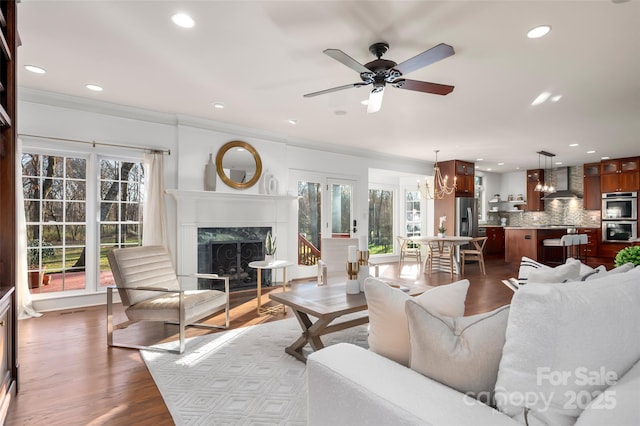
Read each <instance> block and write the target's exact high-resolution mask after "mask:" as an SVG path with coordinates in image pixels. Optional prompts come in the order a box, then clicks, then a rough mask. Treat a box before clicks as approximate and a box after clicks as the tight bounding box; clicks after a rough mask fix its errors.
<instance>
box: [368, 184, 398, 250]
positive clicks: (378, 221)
mask: <svg viewBox="0 0 640 426" xmlns="http://www.w3.org/2000/svg"><path fill="white" fill-rule="evenodd" d="M369 252H370V253H371V254H372V255H374V254H392V253H393V191H391V190H386V189H369Z"/></svg>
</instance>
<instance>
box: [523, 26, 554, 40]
mask: <svg viewBox="0 0 640 426" xmlns="http://www.w3.org/2000/svg"><path fill="white" fill-rule="evenodd" d="M549 31H551V27H550V26H549V25H540V26H539V27H535V28H532V29H530V30H529V32H528V33H527V37H529V38H540V37H544V36H546V35H547V34H548V33H549Z"/></svg>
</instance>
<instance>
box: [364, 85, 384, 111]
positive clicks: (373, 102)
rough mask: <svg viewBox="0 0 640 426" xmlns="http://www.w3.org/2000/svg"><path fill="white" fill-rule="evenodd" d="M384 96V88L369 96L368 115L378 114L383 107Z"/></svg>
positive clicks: (372, 92)
mask: <svg viewBox="0 0 640 426" xmlns="http://www.w3.org/2000/svg"><path fill="white" fill-rule="evenodd" d="M382 95H384V87H382V88H380V90H376V89H374V90H372V91H371V93H370V94H369V103H368V104H367V113H372V112H378V111H380V108H381V107H382Z"/></svg>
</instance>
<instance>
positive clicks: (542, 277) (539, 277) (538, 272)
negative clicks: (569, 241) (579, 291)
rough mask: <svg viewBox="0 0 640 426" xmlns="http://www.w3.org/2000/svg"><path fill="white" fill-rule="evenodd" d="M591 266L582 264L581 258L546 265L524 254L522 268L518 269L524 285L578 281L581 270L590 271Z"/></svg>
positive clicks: (521, 262) (520, 281) (520, 279)
mask: <svg viewBox="0 0 640 426" xmlns="http://www.w3.org/2000/svg"><path fill="white" fill-rule="evenodd" d="M587 268H588V269H587ZM590 270H591V267H589V266H587V265H584V264H582V263H581V262H580V261H579V260H577V259H573V258H571V257H570V258H569V259H567V261H566V263H565V264H564V265H559V266H557V267H555V268H551V267H550V266H547V265H544V264H542V263H540V262H538V261H535V260H533V259H530V258H528V257H526V256H522V259H521V260H520V269H519V270H518V283H519V284H520V285H521V286H522V285H525V284H527V283H532V282H536V283H562V282H567V281H578V280H579V279H580V276H581V275H583V274H581V271H585V273H588V272H590Z"/></svg>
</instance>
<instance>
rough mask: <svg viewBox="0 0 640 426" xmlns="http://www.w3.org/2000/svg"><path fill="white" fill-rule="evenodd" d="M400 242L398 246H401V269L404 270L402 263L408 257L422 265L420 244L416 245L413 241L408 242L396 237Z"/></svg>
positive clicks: (403, 238)
mask: <svg viewBox="0 0 640 426" xmlns="http://www.w3.org/2000/svg"><path fill="white" fill-rule="evenodd" d="M396 238H397V240H398V245H399V246H400V268H402V263H403V262H404V261H405V259H406V258H408V257H413V258H415V259H416V262H417V263H418V265H421V264H422V248H421V245H420V244H418V243H414V242H412V241H411V240H408V239H407V238H406V237H401V236H398V237H396Z"/></svg>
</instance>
